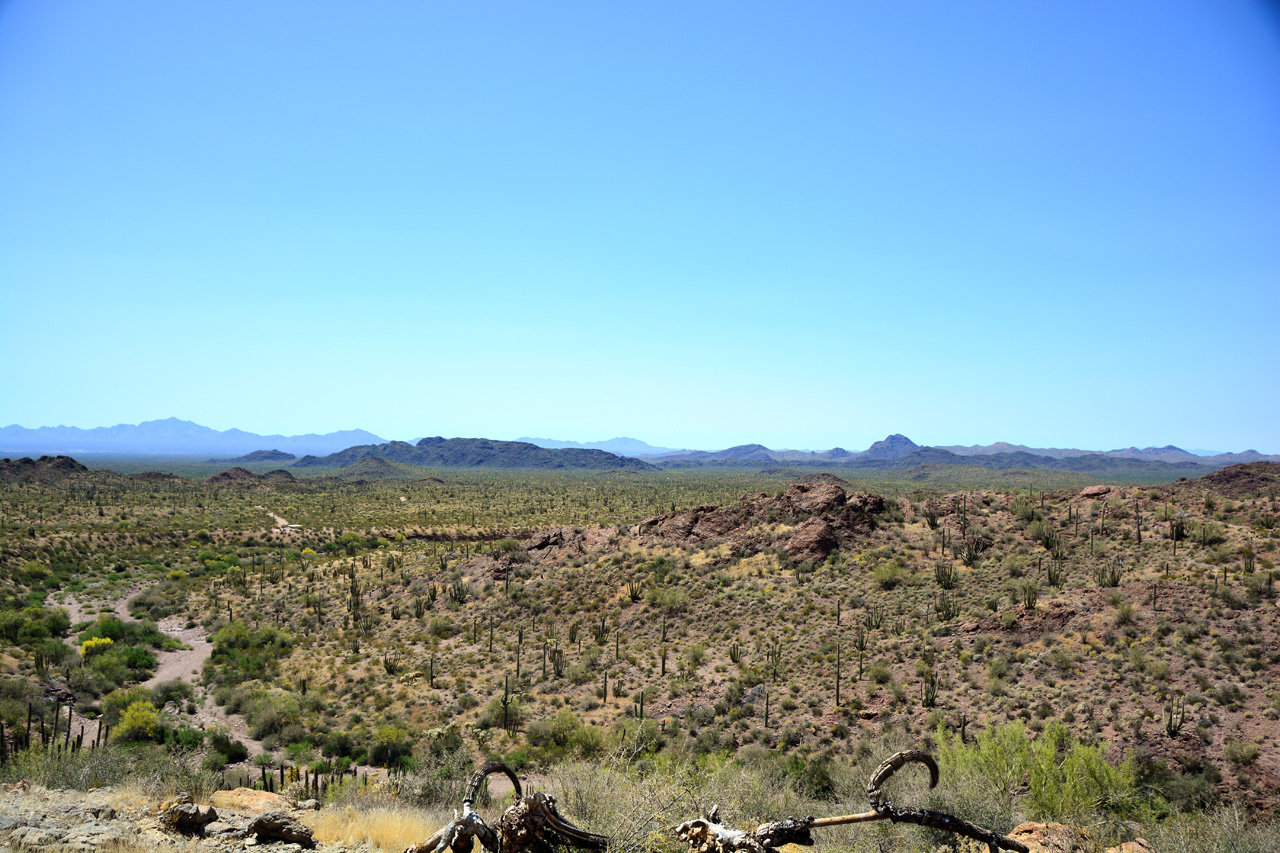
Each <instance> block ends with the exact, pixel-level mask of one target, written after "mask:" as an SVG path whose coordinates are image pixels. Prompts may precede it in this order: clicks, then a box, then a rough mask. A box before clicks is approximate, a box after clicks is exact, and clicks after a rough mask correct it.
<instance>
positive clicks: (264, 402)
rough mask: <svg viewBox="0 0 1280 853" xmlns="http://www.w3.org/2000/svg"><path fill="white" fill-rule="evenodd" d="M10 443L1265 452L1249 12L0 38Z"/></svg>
mask: <svg viewBox="0 0 1280 853" xmlns="http://www.w3.org/2000/svg"><path fill="white" fill-rule="evenodd" d="M0 314H2V315H3V333H2V334H0V423H3V424H12V423H17V424H21V425H23V426H27V427H36V426H48V425H56V424H67V425H74V426H81V427H94V426H105V425H111V424H116V423H137V422H139V421H142V420H149V419H153V418H163V417H168V416H171V415H174V416H177V417H180V418H184V419H188V420H194V421H197V422H199V423H202V424H205V425H207V426H211V427H214V428H217V429H227V428H230V427H239V428H242V429H246V430H251V431H254V432H261V433H285V434H292V433H302V432H327V431H330V430H335V429H344V428H355V427H361V428H364V429H368V430H371V431H373V432H375V433H378V434H379V435H382V436H384V437H387V438H399V439H409V438H414V437H417V436H421V435H436V434H440V435H445V436H485V437H489V438H500V439H507V438H515V437H517V436H522V435H534V436H543V437H552V438H566V439H577V440H597V439H604V438H609V437H612V436H616V435H629V436H634V437H637V438H641V439H644V440H646V441H649V442H650V443H653V444H657V445H664V446H671V447H698V448H706V449H716V448H720V447H726V446H729V445H733V444H741V443H746V442H760V443H763V444H766V445H768V446H771V447H776V448H783V447H797V448H810V449H825V448H828V447H831V446H835V445H839V446H843V447H846V448H849V449H851V450H860V449H863V448H865V447H866V446H867V445H868V444H870V443H871V442H872V441H874V440H876V439H879V438H883V437H884V436H885V435H886V434H888V433H891V432H902V433H904V434H906V435H908V436H910V437H911V438H912V439H914V440H915V441H917V442H918V443H921V444H971V443H983V444H985V443H990V442H993V441H998V440H1005V441H1012V442H1021V443H1026V444H1031V445H1037V446H1074V447H1086V448H1095V449H1109V448H1114V447H1124V446H1128V445H1131V444H1136V445H1138V446H1145V445H1151V444H1155V445H1163V444H1177V445H1179V446H1182V447H1188V448H1209V449H1217V450H1243V449H1245V448H1246V447H1253V448H1256V449H1258V450H1261V451H1263V452H1280V378H1278V366H1280V13H1277V12H1276V10H1275V7H1274V6H1273V5H1271V4H1268V3H1263V2H1246V0H1214V2H1203V0H1154V2H1142V0H1134V2H1123V3H1116V2H1111V0H1097V1H1096V2H1089V0H1086V1H1085V2H1080V0H1045V2H1032V3H1029V2H1025V1H1024V0H1016V2H994V1H993V2H986V1H985V0H983V1H982V2H951V0H948V1H947V2H938V3H933V2H909V3H884V2H875V3H859V2H832V3H814V2H788V3H781V2H769V3H753V2H739V0H734V1H733V2H688V3H686V2H680V3H676V2H654V0H645V2H634V3H629V2H607V3H602V2H595V0H592V2H581V3H565V2H554V0H549V1H548V2H512V3H491V2H447V3H446V2H425V0H418V1H417V2H378V3H358V2H340V3H337V2H319V0H305V2H288V0H272V2H266V3H264V2H259V0H254V2H239V1H238V0H219V2H216V3H185V2H180V3H174V2H168V0H152V2H136V1H135V0H111V2H98V1H97V0H65V2H48V0H7V2H6V1H5V0H0Z"/></svg>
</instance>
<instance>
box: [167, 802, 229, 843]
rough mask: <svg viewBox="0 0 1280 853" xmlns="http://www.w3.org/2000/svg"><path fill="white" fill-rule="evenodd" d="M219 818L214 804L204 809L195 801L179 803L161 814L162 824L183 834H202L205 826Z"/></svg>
mask: <svg viewBox="0 0 1280 853" xmlns="http://www.w3.org/2000/svg"><path fill="white" fill-rule="evenodd" d="M217 819H218V813H217V812H216V811H214V808H213V806H210V807H208V808H207V809H202V808H200V807H199V806H197V805H195V804H194V803H178V804H176V805H173V806H170V807H169V808H167V809H165V810H164V812H162V813H161V815H160V825H161V826H163V827H165V828H166V829H171V830H173V831H174V832H180V833H182V834H183V835H202V834H203V833H204V828H205V826H207V825H208V824H210V823H213V822H214V821H215V820H217Z"/></svg>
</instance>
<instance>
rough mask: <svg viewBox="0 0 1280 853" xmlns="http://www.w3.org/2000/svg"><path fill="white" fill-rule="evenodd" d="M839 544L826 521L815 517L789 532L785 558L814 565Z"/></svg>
mask: <svg viewBox="0 0 1280 853" xmlns="http://www.w3.org/2000/svg"><path fill="white" fill-rule="evenodd" d="M833 488H834V487H833ZM841 494H843V492H841ZM839 544H840V543H838V542H837V541H836V535H835V531H834V530H832V529H831V525H830V524H828V523H827V520H826V519H825V518H822V517H820V516H815V517H814V518H810V519H808V520H806V521H804V522H802V523H801V524H799V525H798V526H797V527H796V528H795V530H793V531H791V538H790V539H788V540H787V556H789V557H791V558H792V559H794V560H799V561H801V562H805V561H808V562H813V563H816V562H819V561H821V560H825V559H826V558H827V555H828V554H830V553H831V552H832V551H834V550H835V549H836V548H837V547H838V546H839Z"/></svg>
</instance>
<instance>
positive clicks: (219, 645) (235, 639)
mask: <svg viewBox="0 0 1280 853" xmlns="http://www.w3.org/2000/svg"><path fill="white" fill-rule="evenodd" d="M210 640H211V642H212V643H213V652H212V654H211V655H210V656H209V659H208V660H207V661H206V662H205V665H204V678H205V680H206V681H208V682H212V683H214V684H218V685H223V684H239V683H240V682H242V681H249V680H252V679H263V678H267V677H270V676H273V675H274V674H275V673H276V672H277V670H278V669H279V662H280V660H281V659H282V658H284V657H287V656H288V654H289V653H290V652H291V651H292V650H293V639H292V638H291V637H290V636H289V635H288V634H287V633H285V632H284V631H281V630H280V629H278V628H273V627H270V626H268V627H265V628H259V629H257V630H256V631H255V630H250V629H249V627H248V626H247V625H245V624H244V623H243V622H228V623H227V624H226V625H224V626H223V627H222V628H220V629H218V631H217V632H216V633H214V635H213V636H212V637H211V638H210Z"/></svg>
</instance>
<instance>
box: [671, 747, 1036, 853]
mask: <svg viewBox="0 0 1280 853" xmlns="http://www.w3.org/2000/svg"><path fill="white" fill-rule="evenodd" d="M911 762H916V763H918V764H923V765H924V766H925V767H927V768H929V787H930V788H933V787H935V786H936V785H937V784H938V764H937V762H935V761H934V760H933V758H931V757H930V756H929V755H928V754H927V753H924V752H921V751H920V750H917V749H908V750H904V751H902V752H897V753H894V754H893V755H891V756H889V757H888V758H887V759H885V760H884V761H883V762H882V763H881V764H880V766H879V767H877V768H876V771H875V772H874V773H872V774H871V780H870V781H869V782H867V800H868V801H869V802H870V804H871V811H869V812H862V813H860V814H851V815H841V816H839V817H824V818H814V817H804V818H788V819H786V820H780V821H774V822H772V823H762V824H760V825H759V826H757V827H756V828H755V829H753V830H751V831H747V830H743V829H729V828H728V827H725V826H721V825H720V823H719V807H718V806H717V807H715V808H713V809H712V810H711V811H710V812H709V813H708V814H707V815H706V816H705V817H701V818H696V819H694V820H690V821H686V822H684V823H682V824H680V825H679V826H677V827H676V836H677V837H678V838H679V839H680V840H681V841H683V842H685V843H686V844H688V845H689V850H690V853H776V848H778V847H780V846H782V845H783V844H798V845H801V846H804V847H809V846H812V845H813V836H812V835H811V834H810V831H811V830H814V829H821V828H822V827H826V826H843V825H845V824H850V823H866V822H868V821H873V820H888V821H892V822H893V823H914V824H916V825H917V826H927V827H929V828H931V829H939V830H942V831H944V832H954V833H955V834H957V835H963V836H965V837H967V838H973V839H975V840H977V841H981V842H983V843H984V844H986V845H987V850H988V851H989V853H997V851H998V850H1001V849H1003V850H1013V851H1016V853H1028V848H1027V847H1026V845H1024V844H1021V843H1020V842H1017V841H1014V840H1013V839H1011V838H1006V837H1004V836H1003V835H1000V834H999V833H997V832H992V831H991V830H989V829H986V828H984V827H981V826H978V825H976V824H972V823H969V822H968V821H966V820H962V819H960V818H958V817H955V816H954V815H949V814H946V813H945V812H935V811H930V810H928V809H907V808H899V807H898V806H895V805H893V803H890V802H889V801H888V800H887V799H885V797H884V794H883V793H882V792H881V790H880V786H881V785H883V784H884V783H885V782H887V781H889V777H891V776H892V775H893V774H894V773H896V772H897V771H898V770H900V769H902V767H903V765H905V764H908V763H911Z"/></svg>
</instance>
